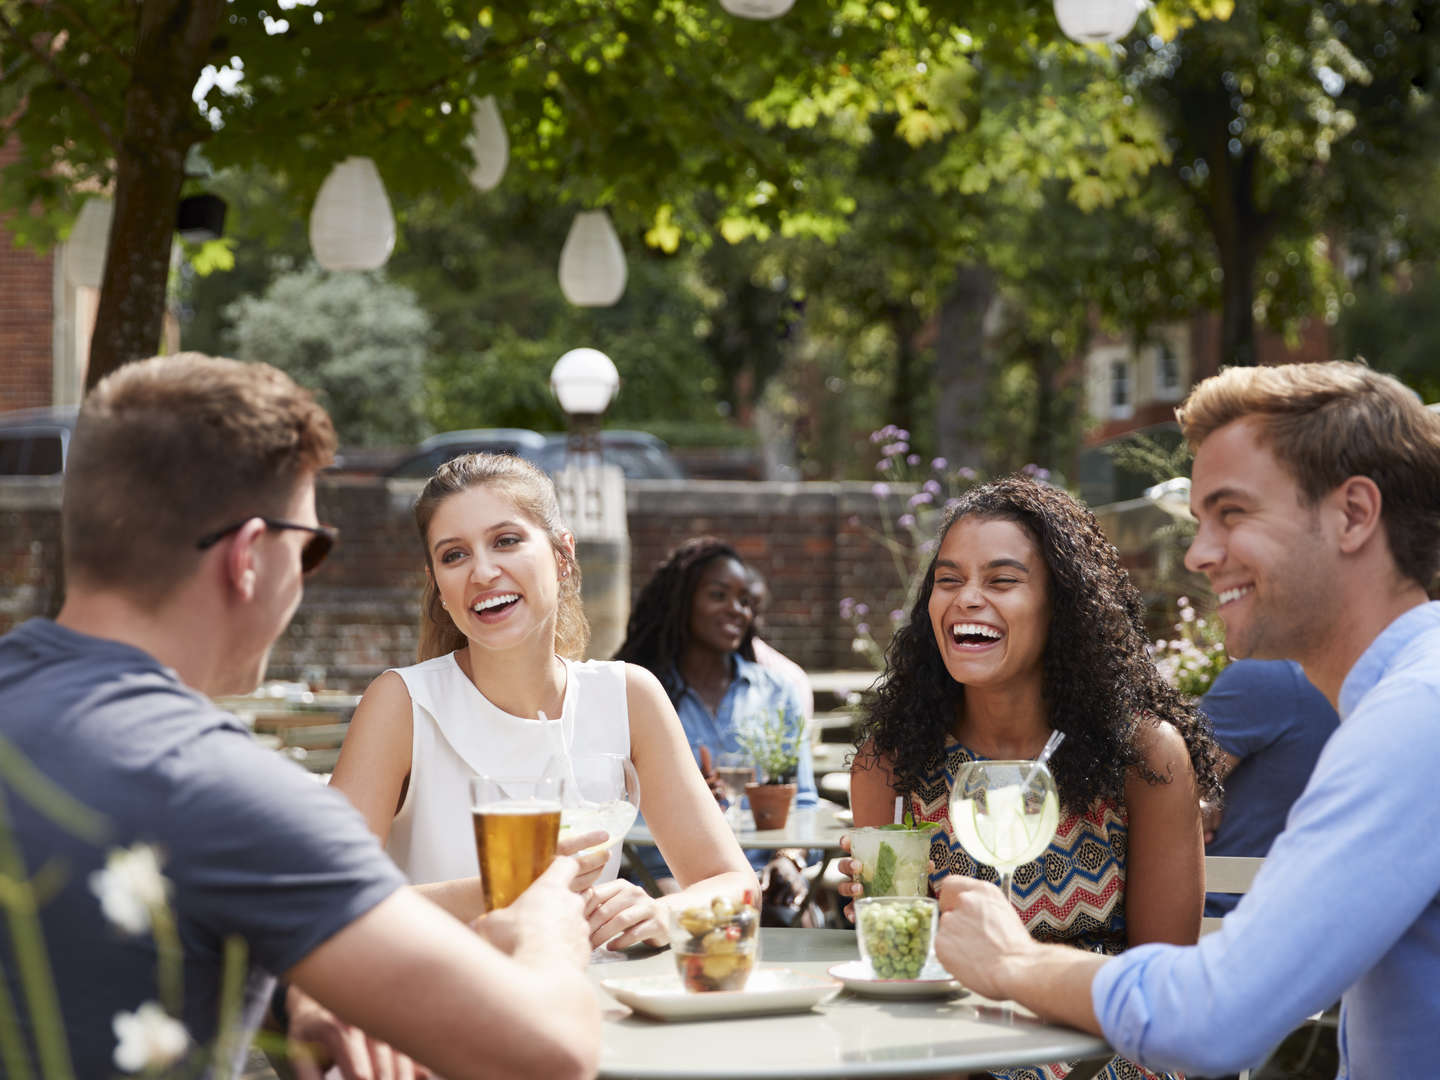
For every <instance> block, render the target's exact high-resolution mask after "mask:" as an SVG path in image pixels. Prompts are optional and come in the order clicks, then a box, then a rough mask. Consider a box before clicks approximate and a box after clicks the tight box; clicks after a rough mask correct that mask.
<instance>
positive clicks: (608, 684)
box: [385, 653, 630, 885]
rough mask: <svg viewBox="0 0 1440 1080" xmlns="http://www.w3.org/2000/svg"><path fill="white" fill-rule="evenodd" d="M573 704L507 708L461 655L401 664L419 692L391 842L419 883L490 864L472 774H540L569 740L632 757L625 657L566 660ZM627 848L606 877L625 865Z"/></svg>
mask: <svg viewBox="0 0 1440 1080" xmlns="http://www.w3.org/2000/svg"><path fill="white" fill-rule="evenodd" d="M564 663H565V704H564V705H563V706H562V708H561V714H560V716H559V717H557V718H555V719H552V720H548V721H546V722H544V723H542V722H541V721H539V720H528V719H525V718H524V717H520V716H512V715H510V714H509V713H507V712H505V711H503V710H501V709H499V708H497V707H496V706H495V705H494V704H492V703H491V702H490V701H489V699H487V698H486V697H485V695H484V694H482V693H481V692H480V691H479V690H477V689H476V688H475V684H474V683H472V682H471V681H470V680H469V679H468V678H466V677H465V673H464V672H463V671H461V670H460V665H459V664H457V663H456V662H455V654H454V653H447V654H445V655H444V656H437V657H436V658H435V659H433V660H427V661H425V662H424V663H423V664H415V665H413V666H411V667H404V668H392V669H391V670H393V671H394V672H395V673H396V674H397V675H399V676H400V678H402V679H404V680H405V686H406V688H407V689H408V690H409V691H410V700H411V702H412V704H413V708H412V710H411V717H412V719H411V723H412V727H413V728H414V735H413V737H412V739H411V743H410V784H409V786H408V788H407V789H406V791H405V801H404V802H403V803H402V804H401V806H400V810H399V812H398V813H397V814H396V815H395V820H394V821H393V822H392V823H391V825H390V839H389V840H388V841H387V842H386V844H385V850H386V851H387V852H388V853H389V854H390V857H391V858H392V859H394V860H395V864H396V865H397V866H399V867H400V869H401V870H403V871H404V872H405V874H406V875H407V876H408V877H409V878H410V881H411V882H412V883H414V884H416V885H423V884H425V883H427V882H432V881H453V880H454V879H456V878H466V877H475V876H476V875H477V874H479V872H480V863H479V859H478V858H477V856H476V854H475V833H474V829H473V826H472V825H471V822H470V778H471V777H473V776H476V775H479V774H481V773H485V774H500V775H511V776H529V775H539V773H540V770H541V769H542V768H543V767H544V766H545V763H546V762H547V761H548V760H549V758H550V756H551V755H552V754H555V753H557V752H558V751H559V750H560V748H561V747H562V746H563V747H565V748H566V749H567V750H569V752H570V753H572V754H624V755H625V756H626V757H629V756H630V710H629V706H628V703H627V701H626V697H625V665H624V664H623V663H619V662H617V661H614V660H587V661H585V662H584V663H577V662H575V661H571V660H566V661H564ZM619 868H620V848H619V845H617V846H616V847H615V848H614V849H613V850H612V851H611V854H610V861H609V863H607V864H606V867H605V872H604V874H602V875H601V879H600V880H602V881H609V880H612V879H613V878H614V877H615V876H616V874H617V873H618V872H619Z"/></svg>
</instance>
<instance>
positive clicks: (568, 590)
mask: <svg viewBox="0 0 1440 1080" xmlns="http://www.w3.org/2000/svg"><path fill="white" fill-rule="evenodd" d="M415 524H416V526H417V528H418V530H419V533H420V538H421V541H422V544H423V547H424V558H425V572H426V581H425V591H424V596H423V599H422V604H421V609H422V610H421V635H420V650H419V661H420V662H419V663H417V664H414V665H412V666H410V667H405V668H397V669H392V670H390V671H386V672H385V673H383V674H382V675H380V676H379V678H377V679H376V680H375V681H374V682H373V683H371V685H370V687H369V689H368V690H366V692H365V695H364V697H363V698H362V699H361V702H360V705H359V707H358V708H357V709H356V710H355V716H354V718H353V719H352V721H351V724H350V731H349V733H348V735H347V736H346V739H345V745H344V747H343V748H342V750H341V754H340V759H339V761H338V762H337V763H336V766H335V773H334V776H333V778H332V780H331V783H333V784H334V785H335V786H336V787H338V788H340V789H341V790H342V791H344V792H345V794H346V795H347V796H349V798H350V800H351V801H352V802H353V803H354V804H355V805H356V807H358V808H359V810H360V812H361V813H362V814H364V816H365V819H366V821H367V822H368V823H369V825H370V828H371V829H372V830H373V831H374V832H375V834H376V835H377V836H379V837H380V839H381V841H382V842H383V843H384V844H385V845H386V848H387V850H388V851H389V852H390V854H391V856H392V857H393V858H394V859H395V861H396V863H397V864H398V865H399V866H400V868H401V869H402V870H404V871H405V872H406V873H407V874H408V875H409V876H410V878H411V880H412V881H413V882H414V883H416V884H418V885H421V886H422V887H423V891H425V892H426V893H427V895H429V896H430V897H431V898H432V899H433V900H435V901H436V902H438V903H440V904H441V905H442V906H444V907H445V908H447V909H448V910H450V911H451V912H453V913H454V914H455V915H457V916H458V917H460V918H462V919H467V920H468V919H472V918H474V917H475V916H476V915H479V914H480V913H481V911H482V907H483V902H482V900H481V893H480V883H479V879H478V873H479V869H478V862H477V859H476V855H475V845H474V838H473V835H472V833H471V828H470V803H469V792H468V784H469V780H470V778H471V777H472V776H474V775H477V774H480V773H486V772H495V773H515V774H523V773H533V772H538V771H539V770H540V768H541V767H543V765H544V763H545V762H546V761H547V760H548V759H549V757H550V756H551V755H552V754H553V753H554V752H555V750H556V749H557V747H558V746H559V745H560V744H563V745H564V746H565V748H566V750H567V751H568V752H570V753H572V754H593V753H614V754H623V755H626V756H628V757H629V758H630V760H631V762H633V764H634V766H635V769H636V772H637V774H638V775H639V778H640V790H641V793H642V797H643V803H644V804H643V810H644V813H645V818H646V821H647V823H648V824H649V827H650V830H651V832H652V833H653V835H654V836H655V839H656V842H657V843H658V844H659V847H660V850H661V852H662V854H664V856H665V859H666V861H667V862H668V863H669V865H670V867H671V868H672V870H673V871H674V873H675V877H676V879H677V880H678V881H679V883H680V885H681V891H680V892H679V893H678V894H676V895H674V896H670V897H667V898H666V899H665V900H664V901H663V904H668V905H680V906H684V905H686V904H687V903H693V902H695V901H696V900H697V899H700V898H702V897H706V896H709V895H712V894H714V893H716V892H720V891H726V892H730V893H738V892H740V891H742V890H745V889H757V883H756V879H755V875H754V873H753V872H752V871H751V869H750V867H749V865H748V863H747V862H746V861H745V858H744V856H743V854H742V853H741V851H740V848H739V846H738V845H737V844H736V842H735V838H734V834H733V833H732V832H731V831H730V829H729V827H728V826H727V825H726V823H725V821H724V818H723V817H722V815H721V813H720V810H719V808H718V807H717V806H716V804H715V800H714V798H713V797H712V796H711V794H710V791H709V788H708V787H707V785H706V783H705V780H704V779H703V778H702V777H701V775H700V771H699V770H698V769H697V768H696V766H695V763H694V760H693V759H692V757H691V755H690V751H689V746H688V744H687V742H686V739H685V735H684V732H683V731H682V729H681V726H680V722H679V720H678V719H677V718H676V715H675V710H674V708H673V707H672V706H671V704H670V700H669V698H668V697H667V696H666V694H665V691H664V690H663V689H662V688H661V686H660V683H659V682H658V681H657V680H656V678H655V677H654V676H653V675H652V674H650V672H648V671H646V670H645V669H644V668H641V667H638V666H636V665H633V664H625V663H619V662H615V661H582V660H581V659H580V657H581V656H582V655H583V652H584V649H585V645H586V642H587V639H588V637H589V628H588V626H587V624H586V621H585V616H584V613H583V611H582V610H581V604H580V567H579V565H578V563H577V562H576V560H575V541H574V537H573V536H572V535H571V534H570V533H569V532H568V531H567V530H566V529H565V526H564V523H563V522H562V520H561V518H560V511H559V506H558V504H557V502H556V498H555V490H554V487H553V485H552V484H551V482H550V480H549V478H548V477H547V476H546V475H545V474H544V473H543V472H541V471H540V470H539V469H537V468H535V467H534V466H532V465H530V464H529V463H527V462H525V461H522V460H520V459H519V458H515V457H512V456H508V455H494V454H467V455H464V456H462V457H458V458H455V459H453V460H451V461H449V462H446V463H445V464H444V465H442V466H440V468H439V470H437V472H436V473H435V475H434V476H433V477H431V478H430V480H429V482H428V483H427V484H426V485H425V488H424V490H423V491H422V492H421V494H420V497H419V499H418V500H417V501H416V503H415ZM542 714H543V716H544V718H545V719H543V720H542V718H541V717H542ZM595 839H596V837H595V834H590V835H588V836H586V837H574V838H568V839H567V842H566V843H567V845H568V848H562V850H579V849H580V848H582V847H584V846H586V845H588V844H593V843H594V842H595ZM581 861H582V875H581V877H580V878H578V879H577V882H578V885H577V887H578V888H581V889H583V890H584V892H585V898H586V916H587V918H588V920H589V923H590V929H591V944H592V945H593V946H600V945H605V944H608V945H609V946H610V948H612V949H620V948H624V947H626V946H628V945H633V944H636V943H638V942H641V941H644V942H649V943H651V944H663V943H664V942H665V941H666V940H667V936H666V930H665V915H664V907H663V906H662V902H661V901H658V900H655V899H653V898H651V897H650V896H649V895H647V894H646V893H645V892H644V891H643V890H642V889H640V888H639V887H638V886H636V885H633V884H631V883H630V882H628V881H624V880H622V879H619V878H618V877H617V873H618V862H619V856H618V854H613V855H611V856H610V857H609V858H608V859H607V858H606V857H605V855H604V853H600V854H598V855H597V854H593V853H592V854H587V855H585V856H582V859H581Z"/></svg>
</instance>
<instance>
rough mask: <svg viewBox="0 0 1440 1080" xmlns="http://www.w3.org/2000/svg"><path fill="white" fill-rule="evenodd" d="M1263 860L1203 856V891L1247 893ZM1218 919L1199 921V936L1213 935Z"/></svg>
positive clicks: (1219, 921) (1240, 856) (1242, 857)
mask: <svg viewBox="0 0 1440 1080" xmlns="http://www.w3.org/2000/svg"><path fill="white" fill-rule="evenodd" d="M1264 861H1265V860H1264V859H1256V858H1250V857H1247V856H1243V855H1206V856H1205V891H1206V892H1223V893H1247V892H1249V891H1250V883H1251V882H1252V881H1254V880H1255V875H1256V874H1257V873H1259V872H1260V865H1261V864H1262V863H1263V862H1264ZM1221 921H1222V920H1220V919H1210V918H1206V919H1201V920H1200V936H1201V937H1204V936H1205V935H1206V934H1210V933H1214V932H1215V931H1216V930H1218V929H1220V923H1221Z"/></svg>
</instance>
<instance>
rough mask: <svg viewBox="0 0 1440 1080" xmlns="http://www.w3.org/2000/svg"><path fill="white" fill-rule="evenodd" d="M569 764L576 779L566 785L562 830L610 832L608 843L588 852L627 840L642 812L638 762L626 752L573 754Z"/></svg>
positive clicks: (566, 831) (572, 831)
mask: <svg viewBox="0 0 1440 1080" xmlns="http://www.w3.org/2000/svg"><path fill="white" fill-rule="evenodd" d="M569 764H570V770H571V776H572V777H573V779H574V782H573V783H570V784H567V785H566V788H565V796H564V799H563V800H562V802H563V804H564V805H563V808H562V809H561V811H560V831H561V832H562V833H570V834H572V835H579V834H580V833H586V832H594V831H595V830H597V829H599V830H602V831H604V832H605V833H607V834H608V836H607V839H606V840H605V842H604V843H602V844H597V845H596V846H595V847H592V848H587V849H586V851H599V850H601V849H603V848H609V847H614V846H615V845H616V844H619V843H621V842H623V841H624V839H625V834H626V833H628V832H629V831H630V826H632V825H634V824H635V816H636V815H637V814H638V813H639V812H640V777H639V776H638V775H637V774H636V772H635V766H634V764H632V763H631V761H630V759H629V758H628V757H626V756H625V755H624V754H573V755H571V756H570V758H569ZM547 771H549V770H547ZM581 854H584V853H583V852H582V853H581Z"/></svg>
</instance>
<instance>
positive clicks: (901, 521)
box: [896, 514, 915, 529]
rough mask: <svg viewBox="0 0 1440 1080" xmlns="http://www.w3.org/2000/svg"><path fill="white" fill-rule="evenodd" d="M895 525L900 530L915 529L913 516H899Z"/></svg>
mask: <svg viewBox="0 0 1440 1080" xmlns="http://www.w3.org/2000/svg"><path fill="white" fill-rule="evenodd" d="M896 524H897V525H899V526H900V527H901V528H902V529H913V528H914V527H915V515H914V514H901V515H900V516H899V517H898V518H897V519H896Z"/></svg>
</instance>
